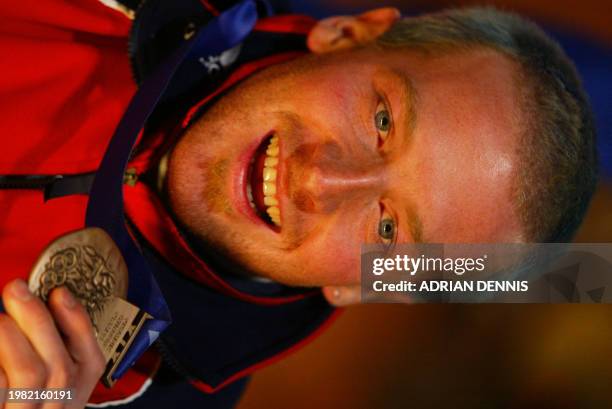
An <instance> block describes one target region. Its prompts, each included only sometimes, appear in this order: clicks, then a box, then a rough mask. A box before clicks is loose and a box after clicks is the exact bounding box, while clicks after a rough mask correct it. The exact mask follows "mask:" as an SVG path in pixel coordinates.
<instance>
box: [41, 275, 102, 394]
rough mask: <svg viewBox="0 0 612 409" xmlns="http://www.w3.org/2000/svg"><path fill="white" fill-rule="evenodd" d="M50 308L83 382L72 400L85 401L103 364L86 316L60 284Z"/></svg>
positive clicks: (83, 310) (97, 378)
mask: <svg viewBox="0 0 612 409" xmlns="http://www.w3.org/2000/svg"><path fill="white" fill-rule="evenodd" d="M49 309H50V310H51V313H52V315H53V318H54V319H55V323H56V324H57V327H58V328H59V330H60V331H61V333H62V334H64V337H65V340H64V343H65V345H66V348H67V350H68V353H69V354H70V356H71V357H72V359H73V361H74V362H75V364H76V365H77V368H78V377H79V384H80V385H83V386H82V387H80V388H78V389H77V390H76V394H77V396H76V399H75V401H74V402H79V401H83V402H87V399H88V397H89V395H90V394H91V391H92V390H93V388H94V387H95V385H96V383H97V382H98V380H99V379H100V377H101V376H102V373H103V372H104V368H105V366H106V360H105V358H104V355H103V354H102V351H101V350H100V347H99V346H98V342H97V340H96V337H95V335H94V330H93V327H92V325H91V320H90V319H89V315H87V311H86V310H85V308H84V307H83V306H82V305H81V304H80V303H79V302H78V301H77V300H76V299H75V298H74V296H73V295H72V294H71V293H70V291H69V290H68V289H66V288H63V287H62V288H57V289H55V290H54V291H53V292H52V293H51V297H50V298H49Z"/></svg>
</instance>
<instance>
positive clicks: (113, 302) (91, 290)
mask: <svg viewBox="0 0 612 409" xmlns="http://www.w3.org/2000/svg"><path fill="white" fill-rule="evenodd" d="M60 286H64V287H66V288H68V289H69V290H70V291H71V292H72V294H74V296H75V297H76V298H77V299H78V300H79V301H80V302H81V304H82V305H83V306H84V307H85V309H86V310H87V313H88V314H89V317H90V318H91V322H92V325H93V327H94V332H95V335H96V339H97V341H98V344H99V345H100V348H101V350H102V353H103V354H104V357H105V358H106V361H107V366H106V370H105V372H104V375H103V377H102V381H103V383H104V384H105V385H107V386H112V384H113V383H114V381H113V380H112V378H111V376H112V374H113V372H114V371H115V369H116V367H117V365H118V364H119V362H120V361H121V359H122V357H123V356H124V355H125V352H126V351H127V349H128V348H129V346H130V344H131V343H132V341H133V339H134V337H135V336H136V334H137V333H138V331H139V329H140V327H141V326H142V324H143V323H144V322H145V320H146V319H148V318H150V316H149V314H147V313H146V312H144V311H141V310H140V309H139V308H138V307H136V306H134V305H132V304H130V303H129V302H127V301H125V298H126V297H127V290H128V270H127V266H126V265H125V261H124V260H123V256H122V255H121V252H120V250H119V249H118V248H117V246H116V245H115V243H114V241H113V240H112V239H111V238H110V236H109V235H108V234H107V233H106V232H105V231H104V230H102V229H99V228H94V227H92V228H87V229H83V230H79V231H76V232H73V233H69V234H67V235H65V236H62V237H60V238H59V239H57V240H55V241H54V242H53V243H51V244H50V245H49V246H48V247H47V248H46V249H45V251H43V253H42V254H41V256H40V257H39V259H38V261H37V262H36V264H35V265H34V268H33V269H32V272H31V273H30V278H29V288H30V291H32V292H33V293H34V294H36V295H37V296H38V297H40V298H41V299H42V300H43V301H45V302H46V301H47V300H48V298H49V294H50V293H51V291H52V290H53V289H54V288H56V287H60Z"/></svg>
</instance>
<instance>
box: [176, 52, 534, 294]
mask: <svg viewBox="0 0 612 409" xmlns="http://www.w3.org/2000/svg"><path fill="white" fill-rule="evenodd" d="M514 70H515V67H514V65H513V64H512V63H511V62H510V61H509V60H507V59H506V58H505V57H503V56H501V55H499V54H497V53H495V52H493V51H486V50H479V51H472V52H470V53H461V54H460V53H452V54H448V55H445V56H441V57H433V56H425V55H422V54H420V53H418V52H415V51H407V50H397V51H392V52H391V51H388V50H387V51H383V50H380V49H376V48H374V47H363V48H359V49H354V50H349V51H342V52H334V53H329V54H323V55H308V56H305V57H301V58H299V59H297V60H294V61H291V62H289V63H286V64H282V65H276V66H272V67H269V68H267V69H265V70H264V71H262V72H261V73H259V74H257V75H255V76H253V77H251V78H249V79H247V80H246V81H245V82H243V83H241V84H240V85H239V86H237V87H236V88H234V89H233V90H232V91H231V92H230V93H228V94H227V95H226V96H224V97H223V98H222V99H220V100H219V101H218V102H217V103H216V104H215V105H214V106H213V107H211V109H210V110H208V111H207V112H206V113H205V115H204V116H203V117H202V118H201V119H200V120H199V122H198V123H197V124H195V126H193V127H192V128H191V129H190V130H189V131H188V132H187V133H186V134H185V135H184V136H183V137H182V139H181V140H180V142H179V143H178V144H177V146H176V147H175V149H174V151H173V153H172V155H171V158H170V161H169V172H168V193H169V198H170V204H171V207H172V209H173V211H174V212H175V213H176V215H177V217H178V218H179V220H180V221H181V222H182V223H183V224H184V225H185V226H186V227H187V228H189V230H191V231H192V232H193V233H194V234H195V235H196V236H197V237H198V238H200V239H201V240H202V242H204V243H206V246H207V247H208V248H209V250H211V254H214V255H218V256H219V255H220V257H218V256H217V257H216V259H217V260H219V259H223V263H225V264H229V265H231V266H232V267H233V268H238V269H241V270H242V271H244V272H248V273H251V274H257V275H260V276H264V277H269V278H271V279H274V280H277V281H279V282H282V283H286V284H289V285H311V286H324V285H349V284H354V283H357V282H358V281H359V261H360V246H361V244H362V243H366V242H376V241H379V240H380V238H379V236H378V234H377V232H378V225H379V222H380V219H381V217H393V218H394V219H395V220H396V225H397V226H399V230H398V233H397V241H399V242H412V241H413V240H414V238H413V237H412V236H411V232H410V230H409V229H408V228H407V224H406V220H405V219H406V215H407V213H408V212H407V210H406V209H407V206H408V205H409V204H410V205H411V207H412V208H413V210H414V211H415V212H416V213H418V214H419V215H420V218H421V221H422V230H423V236H424V239H425V240H426V241H430V242H516V241H520V240H521V239H522V232H521V228H520V225H519V222H518V218H517V217H516V215H515V214H514V212H513V208H512V206H511V196H512V192H511V186H512V178H513V175H514V171H515V161H516V159H515V156H514V152H515V150H516V144H517V143H518V137H519V135H520V132H521V125H520V121H519V120H518V119H517V118H520V114H519V112H520V111H519V109H518V107H517V91H516V88H515V84H514V82H513V73H514ZM398 72H399V73H402V74H403V75H404V76H405V77H407V78H409V79H410V81H411V82H412V84H413V86H414V88H415V89H416V91H417V93H418V98H417V105H416V106H415V107H413V109H414V110H415V112H416V115H417V120H416V125H415V126H414V129H410V127H409V126H408V125H407V124H406V118H404V116H405V115H404V113H403V112H406V111H408V109H407V108H408V107H406V104H407V102H406V100H405V99H404V98H402V94H401V93H400V91H399V90H400V89H401V86H400V81H399V80H398ZM381 100H382V101H383V102H384V103H385V104H389V111H390V112H391V114H392V121H393V128H392V131H391V132H390V134H389V136H388V137H387V139H386V140H385V142H384V144H383V145H382V146H380V147H379V146H378V134H377V129H376V127H375V121H374V117H375V114H376V109H377V107H378V106H380V105H379V104H380V103H381ZM270 131H274V133H275V134H277V135H278V136H279V143H280V162H279V167H278V172H279V178H280V180H279V191H278V194H277V196H278V199H279V201H280V206H279V207H280V209H281V219H282V229H281V231H280V233H278V232H274V231H273V230H272V229H270V228H268V227H266V226H263V225H260V224H257V223H254V222H253V221H252V220H250V219H249V218H248V217H246V216H245V215H244V214H242V213H241V211H239V210H238V207H237V205H236V203H237V202H238V200H240V199H239V197H238V195H237V194H236V191H237V189H235V186H236V183H237V179H238V178H237V176H236V175H237V174H238V173H239V171H240V168H241V167H244V165H243V164H241V163H240V159H239V158H241V157H243V156H244V155H245V152H247V151H248V150H249V149H251V148H250V147H252V146H253V145H254V144H255V145H256V144H257V143H258V141H259V140H261V139H262V138H263V136H264V135H266V134H268V133H269V132H270ZM220 165H221V166H220ZM381 209H383V210H382V212H383V214H381ZM214 255H213V256H212V257H213V258H214V257H215V256H214Z"/></svg>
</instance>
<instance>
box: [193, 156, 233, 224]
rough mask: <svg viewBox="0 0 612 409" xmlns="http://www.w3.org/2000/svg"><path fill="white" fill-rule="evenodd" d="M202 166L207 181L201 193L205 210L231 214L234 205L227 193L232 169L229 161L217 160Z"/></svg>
mask: <svg viewBox="0 0 612 409" xmlns="http://www.w3.org/2000/svg"><path fill="white" fill-rule="evenodd" d="M200 166H201V168H202V172H203V174H204V179H203V180H204V181H205V186H204V188H203V189H202V191H201V196H202V200H203V207H204V209H205V210H206V211H208V212H212V213H217V214H219V213H224V214H231V213H232V210H233V209H232V205H231V203H230V201H229V198H228V197H227V192H226V191H225V189H226V179H227V176H228V172H229V168H230V161H229V159H217V160H213V161H211V162H210V163H206V164H202V165H200Z"/></svg>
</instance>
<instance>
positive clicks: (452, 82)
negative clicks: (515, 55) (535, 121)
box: [389, 49, 522, 242]
mask: <svg viewBox="0 0 612 409" xmlns="http://www.w3.org/2000/svg"><path fill="white" fill-rule="evenodd" d="M389 63H390V65H392V66H393V68H394V69H397V70H401V71H402V72H403V73H404V75H406V77H408V78H409V79H410V81H411V82H412V85H413V87H414V89H415V91H416V94H417V98H416V104H417V106H416V107H415V109H414V112H415V113H416V117H417V118H416V122H415V123H416V126H415V128H414V130H413V132H412V135H411V138H412V143H411V145H410V147H409V149H407V150H406V151H405V152H402V158H401V160H398V161H397V169H396V172H397V173H398V174H402V175H403V179H404V180H409V181H410V183H409V184H408V186H405V187H403V188H402V190H403V194H404V196H403V199H404V200H411V201H412V202H413V203H414V206H415V207H416V211H417V212H418V213H419V214H420V215H421V222H422V225H423V233H424V236H425V237H426V239H427V240H428V241H438V242H452V241H457V242H462V241H471V242H477V241H481V242H482V241H485V242H486V241H515V240H518V239H519V236H520V226H519V223H518V218H517V217H516V215H515V213H514V208H513V204H512V202H513V192H512V186H513V183H512V181H513V178H514V172H515V171H516V155H515V151H516V147H517V144H518V141H519V137H520V134H521V129H522V125H521V122H520V107H519V105H518V101H519V100H520V98H519V94H518V87H517V83H516V81H515V78H516V75H515V74H516V69H517V68H516V66H515V64H514V63H513V62H512V61H510V60H509V59H508V58H506V57H504V56H503V55H501V54H499V53H497V52H494V51H492V50H485V49H481V50H476V51H469V52H453V53H447V54H444V55H439V56H431V55H423V54H421V53H416V52H415V53H410V52H403V53H393V55H392V56H391V57H390V59H389Z"/></svg>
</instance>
